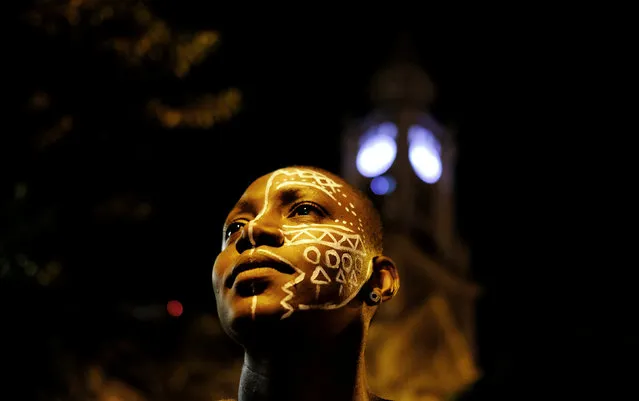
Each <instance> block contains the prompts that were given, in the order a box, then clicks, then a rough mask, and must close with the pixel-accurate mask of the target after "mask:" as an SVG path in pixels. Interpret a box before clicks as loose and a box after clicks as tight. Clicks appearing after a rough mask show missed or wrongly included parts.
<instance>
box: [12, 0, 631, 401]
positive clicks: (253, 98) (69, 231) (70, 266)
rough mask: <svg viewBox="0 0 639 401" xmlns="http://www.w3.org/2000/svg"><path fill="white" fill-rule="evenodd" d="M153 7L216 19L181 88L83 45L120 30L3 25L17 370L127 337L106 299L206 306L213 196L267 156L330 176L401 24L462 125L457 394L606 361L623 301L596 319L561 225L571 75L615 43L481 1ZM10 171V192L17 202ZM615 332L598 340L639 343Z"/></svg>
mask: <svg viewBox="0 0 639 401" xmlns="http://www.w3.org/2000/svg"><path fill="white" fill-rule="evenodd" d="M247 8H248V6H247ZM26 9H28V6H26V5H25V6H24V10H26ZM24 10H23V11H24ZM153 10H154V11H155V12H156V14H157V15H158V16H160V17H161V18H163V19H165V20H166V21H167V23H168V24H169V25H170V26H171V27H173V28H174V29H176V30H183V31H192V30H202V29H214V30H218V31H219V33H220V34H221V42H220V46H219V47H217V48H216V49H215V51H214V52H213V53H212V54H211V55H210V56H209V57H208V58H207V60H206V61H205V62H204V63H202V64H199V65H197V66H196V67H195V68H193V70H192V71H191V73H190V74H189V75H188V76H187V77H186V78H184V79H177V78H175V77H174V76H171V75H170V74H167V73H166V72H164V71H163V70H162V68H160V67H157V66H154V65H150V66H144V67H139V68H131V67H128V66H124V63H123V62H122V60H120V59H119V58H118V57H116V56H114V55H113V53H109V52H107V51H105V50H104V49H103V48H101V47H100V45H99V43H100V42H101V41H102V40H103V39H104V38H105V37H108V36H111V35H113V32H117V33H118V34H120V33H122V32H125V33H128V32H131V30H130V29H129V28H127V27H123V26H119V25H116V26H108V27H104V26H101V27H100V28H99V29H89V28H84V27H79V28H78V27H75V28H73V27H66V28H64V27H63V28H61V29H60V30H59V31H58V33H57V34H55V35H52V34H47V33H46V32H43V31H42V29H37V28H33V27H31V26H30V25H28V24H26V23H25V22H24V20H20V25H19V27H18V28H17V30H16V31H15V32H16V34H15V36H16V37H17V38H19V43H18V44H17V45H16V49H17V50H16V52H14V54H16V55H17V54H19V56H16V57H15V61H14V62H13V63H12V64H11V68H12V69H11V72H10V74H11V75H8V77H9V78H10V79H9V80H10V81H11V85H9V86H8V88H9V89H8V94H7V97H8V98H10V99H13V100H12V101H11V107H15V106H18V107H17V108H16V110H15V111H11V112H10V113H9V115H8V116H7V120H6V124H5V129H4V130H3V131H4V132H3V135H2V143H1V145H2V147H1V149H0V152H1V155H2V171H3V174H2V179H3V181H6V185H5V186H3V200H4V207H3V219H4V220H3V221H4V223H3V224H2V243H1V245H2V248H0V251H2V256H3V261H4V263H5V264H8V265H10V266H11V268H10V270H8V272H10V273H6V274H4V275H3V277H2V278H0V285H2V288H3V296H6V297H7V301H6V303H5V305H7V307H6V308H7V309H8V316H9V318H10V319H14V320H7V322H8V326H7V327H11V328H17V329H19V330H16V333H19V334H16V335H15V339H14V340H12V341H17V343H16V344H19V347H12V348H14V351H15V350H16V349H20V352H23V354H22V355H19V356H18V358H17V361H19V362H18V365H17V366H20V367H23V368H24V369H25V371H29V372H31V373H30V374H31V375H33V374H39V375H40V376H32V377H39V378H46V377H48V376H47V374H48V373H47V372H49V370H47V369H50V366H52V365H51V363H52V362H50V361H49V362H47V361H48V359H47V358H49V357H50V354H49V353H48V351H47V350H48V348H47V347H48V346H49V345H50V343H51V342H52V341H53V340H51V338H56V339H61V340H59V341H61V342H62V343H64V344H65V347H66V348H65V349H72V350H73V352H76V353H77V354H78V355H92V353H94V352H95V349H96V348H97V347H98V345H96V344H101V343H105V342H108V341H109V339H110V338H114V337H117V336H120V335H122V332H123V331H127V330H133V329H131V328H129V327H128V326H127V324H128V323H126V322H128V319H130V318H129V317H128V315H127V314H126V313H124V312H123V310H127V309H126V308H128V307H130V306H131V305H146V304H162V305H163V304H165V303H166V302H167V301H168V300H170V299H178V300H180V301H181V302H182V304H183V305H184V315H183V316H181V317H180V319H182V320H181V321H185V320H188V319H189V316H191V315H196V314H198V313H203V312H204V313H213V312H214V311H215V306H214V299H213V294H212V291H211V286H210V281H209V280H210V268H211V264H212V261H213V259H214V257H215V255H216V253H217V250H218V247H219V243H220V238H221V224H222V221H223V219H224V217H225V215H226V213H227V210H228V209H229V207H230V206H231V205H232V204H233V203H234V202H235V200H236V198H237V197H238V196H239V195H240V194H241V192H242V191H243V189H244V188H245V187H246V185H247V184H248V183H250V182H251V181H252V180H253V179H254V178H256V177H258V176H260V175H262V174H264V173H266V172H269V171H271V170H273V169H276V168H278V167H282V166H286V165H291V164H307V165H317V166H320V167H323V168H326V169H328V170H332V171H338V169H339V157H340V146H339V142H340V135H341V133H342V130H343V128H344V126H345V125H344V124H345V123H346V122H347V121H348V119H349V118H356V117H362V116H364V115H365V114H366V113H368V112H369V111H371V107H372V105H371V104H370V103H369V100H368V85H369V83H370V79H371V77H372V74H373V73H374V72H375V71H376V70H378V69H379V68H380V67H381V66H382V65H383V64H384V63H385V62H386V61H388V60H389V57H390V56H391V55H392V52H393V49H394V46H395V44H396V42H397V38H398V35H399V34H400V33H409V34H410V36H411V37H412V39H413V43H414V45H415V47H416V50H417V52H418V56H419V58H420V61H421V64H422V66H423V67H424V68H425V69H426V71H427V72H428V73H429V75H430V76H431V78H432V79H433V81H434V82H435V84H436V87H437V98H436V101H435V103H434V105H433V108H432V113H433V115H434V116H435V117H436V118H437V119H438V120H439V121H440V122H442V123H444V124H446V125H449V126H454V127H456V129H457V130H458V134H459V143H458V145H459V166H458V196H459V200H458V203H459V210H458V213H459V220H460V224H461V230H462V234H463V235H464V237H465V238H466V240H467V241H468V243H469V245H470V246H471V251H472V257H473V258H472V274H473V279H474V280H475V281H476V282H478V283H479V284H480V285H481V286H482V287H483V288H484V290H485V293H484V295H483V297H482V298H481V299H480V302H479V304H478V312H477V314H478V317H477V319H478V339H477V340H478V346H479V364H480V367H481V369H482V370H483V372H484V377H483V378H482V379H481V380H480V382H479V383H478V384H477V385H476V386H475V388H474V389H473V390H472V391H471V392H470V393H469V394H468V395H467V396H468V397H469V398H468V399H490V397H494V396H497V395H503V394H508V395H512V394H515V393H511V392H510V389H512V388H519V389H522V388H526V389H531V388H532V389H538V388H540V387H545V386H546V385H549V384H552V385H555V384H557V383H563V384H566V383H569V386H570V387H575V386H578V385H579V384H578V383H581V380H583V379H584V377H590V376H588V375H592V371H591V370H590V369H589V368H587V367H586V366H587V365H588V364H589V363H591V361H593V360H594V359H593V358H595V357H600V359H601V358H603V359H602V360H604V361H605V362H601V363H599V362H597V363H596V364H599V365H600V366H603V365H605V366H612V365H609V364H611V363H612V362H610V361H611V360H612V359H611V358H612V357H611V354H610V353H608V352H606V351H594V348H593V344H594V343H595V337H596V336H597V335H598V333H599V331H600V330H601V329H600V328H599V327H600V325H599V324H597V323H595V322H597V321H598V320H599V321H601V319H603V320H605V321H608V320H610V321H617V322H618V321H619V320H616V317H618V315H619V316H621V312H606V313H601V312H599V313H594V312H593V311H596V310H597V308H603V307H602V306H601V305H599V304H597V303H596V302H595V301H594V300H593V299H594V297H593V296H592V295H591V294H590V293H589V290H588V288H591V287H589V285H590V284H587V283H589V281H588V282H587V281H586V278H587V276H589V274H586V273H584V272H583V271H580V267H577V265H579V266H581V264H579V263H577V258H578V257H577V254H576V253H574V252H573V251H572V250H571V249H573V245H570V241H567V240H566V238H567V236H569V235H572V234H567V231H564V230H563V228H561V227H564V226H571V227H572V228H575V227H578V226H579V224H583V219H582V218H580V217H572V216H573V215H574V214H580V213H576V212H575V210H574V207H573V206H574V205H575V203H573V202H572V201H569V200H568V199H569V198H568V197H566V196H564V195H563V194H564V193H566V192H570V191H571V190H573V189H575V190H576V188H577V187H578V186H579V185H580V184H581V181H583V180H584V179H585V177H584V174H580V173H578V169H577V167H576V165H577V162H576V159H577V158H580V157H582V155H583V154H584V152H582V151H580V150H579V149H580V147H581V142H580V141H579V140H576V138H584V137H585V136H587V135H588V134H587V133H588V132H592V131H593V125H594V124H595V122H594V116H593V110H594V109H595V108H594V106H593V105H592V103H591V102H590V101H589V99H595V98H599V99H601V98H602V97H596V96H595V95H593V94H592V93H593V92H592V91H591V90H590V89H589V87H588V86H587V85H589V84H588V83H587V82H588V80H589V79H592V74H591V72H590V71H592V70H596V69H597V68H595V67H593V66H592V65H590V66H589V65H588V64H587V63H586V61H588V60H593V59H598V60H601V59H602V58H605V57H609V55H610V54H612V53H615V52H617V51H619V52H621V53H623V47H622V46H621V45H619V46H617V47H616V46H614V45H610V46H609V47H605V46H602V45H604V44H605V43H601V41H603V39H601V37H598V38H599V39H600V41H599V42H598V41H597V40H595V39H596V38H595V39H593V38H592V37H591V35H590V34H591V32H590V30H589V29H587V27H579V28H577V27H575V26H572V25H570V29H566V30H562V29H563V28H562V27H566V26H567V25H563V24H565V23H566V20H565V19H562V18H559V17H557V18H556V19H555V18H551V17H547V18H545V19H543V22H542V20H541V19H537V17H534V18H533V16H532V15H528V17H530V18H532V19H525V18H524V16H522V17H521V19H520V18H519V17H517V18H515V17H509V18H500V17H498V16H497V15H496V14H494V13H492V12H489V11H487V10H484V12H485V13H486V14H488V15H489V16H492V17H491V18H488V16H487V17H485V18H480V17H479V15H477V16H476V17H463V16H462V15H460V14H450V15H444V14H435V13H434V12H432V10H429V11H428V12H416V11H411V10H405V11H397V10H394V11H393V12H390V13H387V12H386V11H376V13H375V14H374V15H373V14H371V15H368V16H366V17H364V16H363V15H360V16H357V15H356V14H354V15H353V16H348V17H347V16H343V17H342V18H336V17H335V16H334V13H335V12H328V13H326V15H324V16H322V15H319V14H320V13H318V12H316V11H308V12H299V11H296V10H292V9H290V10H289V9H286V10H282V11H281V12H279V11H278V12H276V11H274V10H270V11H269V13H274V14H277V15H278V16H279V17H278V18H273V19H271V18H270V17H269V18H267V17H266V16H267V15H269V14H268V13H263V12H262V11H260V10H254V11H250V10H243V11H242V13H239V11H236V12H235V13H231V12H224V13H223V12H220V11H219V10H216V9H215V8H214V7H213V5H211V4H208V3H204V2H184V1H183V2H156V3H155V5H154V8H153ZM502 11H503V10H502ZM287 13H290V14H287ZM249 14H251V16H248V15H249ZM300 14H301V15H302V16H300ZM467 14H471V15H473V14H474V13H473V12H470V11H469V12H468V13H467ZM21 15H22V14H21ZM560 28H561V29H560ZM604 42H605V41H604ZM613 43H615V42H613ZM597 44H599V45H598V46H597ZM10 48H11V49H13V46H11V47H10ZM604 49H605V50H604ZM7 51H9V50H7ZM18 51H19V52H18ZM588 68H590V70H588ZM598 71H601V70H598ZM601 74H603V75H599V76H600V77H601V76H604V77H605V78H602V79H601V80H600V85H599V86H598V90H600V89H604V90H608V89H611V88H613V87H615V84H613V83H612V81H613V80H614V79H615V78H616V77H615V74H612V73H609V74H607V75H606V74H604V73H601ZM228 87H235V88H238V89H239V90H240V91H241V92H242V95H243V99H242V107H241V110H240V112H239V114H237V115H236V116H234V117H233V118H232V119H231V120H230V121H228V122H221V123H219V124H216V125H214V126H213V127H212V128H210V129H189V128H176V129H166V128H164V127H162V126H160V125H159V124H158V123H157V122H154V121H152V120H151V119H150V118H149V117H148V114H147V113H145V111H144V107H145V104H146V102H147V101H148V99H149V98H151V97H160V98H162V99H163V100H165V101H166V102H169V103H174V104H181V103H184V102H187V101H188V100H190V99H192V98H193V97H195V96H196V95H198V94H200V93H204V92H218V91H220V90H223V89H225V88H228ZM35 91H45V92H48V93H51V107H50V108H49V109H47V111H45V112H42V113H34V112H33V111H32V110H31V109H29V107H28V103H29V98H30V96H32V94H33V93H34V92H35ZM589 96H590V97H589ZM604 103H605V102H604ZM599 104H601V102H599ZM18 109H19V110H18ZM66 114H69V115H73V116H74V118H75V120H74V121H75V123H74V127H73V130H72V132H71V133H70V134H68V135H67V136H65V137H64V138H63V139H62V140H60V141H58V142H57V143H55V144H54V145H51V146H49V147H47V149H46V150H44V151H43V150H37V147H36V146H34V137H36V136H37V133H38V132H41V131H43V130H44V129H46V128H47V127H48V126H50V125H52V124H53V122H54V121H55V120H56V119H57V118H58V117H59V116H61V115H66ZM584 116H588V117H584ZM584 118H588V119H591V120H590V121H591V123H590V124H586V125H588V128H589V129H588V130H584V129H582V128H581V125H580V123H583V119H584ZM564 145H569V146H571V147H572V148H571V149H572V150H571V151H570V152H568V153H566V152H564V151H563V149H564ZM560 149H561V150H560ZM557 154H560V157H555V156H554V155H557ZM557 162H559V164H557ZM559 165H561V166H560V167H561V169H560V167H559ZM566 167H567V168H566ZM22 184H25V185H27V188H28V189H27V190H26V195H25V196H24V197H23V198H21V200H20V201H18V200H16V196H15V195H16V191H17V189H16V188H18V186H20V185H22ZM114 196H115V197H121V196H124V197H125V198H126V199H130V202H131V204H133V205H139V204H148V205H149V206H150V208H151V209H150V210H151V214H150V217H148V218H145V219H142V220H136V219H131V218H126V217H117V216H116V217H107V218H98V217H95V216H96V212H95V211H96V208H97V207H98V205H100V204H104V202H106V201H108V199H111V198H112V197H114ZM132 207H133V208H134V206H132ZM555 215H558V216H560V217H559V218H554V216H555ZM551 216H553V217H551ZM573 238H575V237H573ZM20 255H27V256H28V258H29V259H30V260H33V261H35V263H36V264H40V265H44V264H46V263H47V261H49V260H57V261H59V263H60V265H61V266H62V272H61V273H60V276H59V278H58V279H57V280H56V285H51V286H48V287H43V286H41V285H38V284H37V283H36V282H35V280H34V279H33V277H29V276H28V275H26V274H23V270H25V269H23V267H24V266H22V264H23V263H22V262H21V259H20V258H21V256H20ZM578 270H579V271H580V272H579V273H578V274H579V275H577V276H575V275H573V274H574V273H575V272H576V271H578ZM574 277H579V279H578V280H577V281H578V282H579V283H580V284H578V285H576V284H575V281H574V280H573V278H574ZM617 296H618V294H617ZM564 299H567V300H568V302H567V303H566V302H564ZM577 300H579V301H577ZM560 305H561V306H560ZM615 313H617V314H618V315H617V314H615ZM593 314H594V316H593ZM620 319H621V318H620ZM118 322H120V323H118ZM555 322H556V323H555ZM184 326H185V325H184V324H170V325H169V326H167V327H168V328H167V329H166V330H165V331H164V332H163V333H164V334H163V335H158V338H159V337H161V338H162V339H161V340H160V339H158V340H157V341H163V343H169V344H170V343H171V341H173V340H171V339H174V338H179V337H180V335H181V333H182V331H181V330H182V327H184ZM628 330H629V329H628ZM628 330H626V331H623V333H625V334H623V335H622V336H621V337H620V338H621V340H620V341H621V343H620V342H619V341H617V342H616V344H615V346H620V345H623V344H626V343H627V344H634V343H636V337H634V336H633V335H631V334H628V333H629V331H628ZM165 337H166V338H165ZM167 338H168V340H167ZM56 341H57V340H56ZM175 341H177V340H175ZM555 348H558V349H560V351H557V352H556V353H555V352H554V351H550V350H551V349H553V350H554V349H555ZM584 350H590V351H589V352H588V353H585V352H584ZM538 351H544V352H543V353H539V352H538ZM542 355H544V357H542ZM545 355H549V357H548V358H546V357H545ZM533 356H534V357H533ZM34 358H36V359H34ZM87 359H90V357H88V356H87ZM31 361H37V362H31ZM592 363H594V362H592ZM533 365H535V366H537V365H539V366H540V367H539V368H537V367H535V366H533ZM529 371H532V372H533V373H529ZM16 372H22V370H21V369H17V370H16ZM34 372H35V373H34ZM573 377H575V378H574V379H573ZM43 380H44V379H43ZM44 381H45V382H46V380H44ZM515 398H518V397H515Z"/></svg>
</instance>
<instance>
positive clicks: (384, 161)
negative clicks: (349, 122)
mask: <svg viewBox="0 0 639 401" xmlns="http://www.w3.org/2000/svg"><path fill="white" fill-rule="evenodd" d="M396 138H397V126H396V125H395V124H393V123H391V122H384V123H381V124H379V125H376V126H374V127H372V128H370V129H369V130H368V131H367V132H366V133H365V134H364V135H363V136H362V139H361V140H360V144H359V152H358V153H357V159H356V164H357V170H358V171H359V172H360V174H361V175H363V176H364V177H377V176H379V175H382V174H384V173H385V172H386V171H388V169H389V168H390V167H391V166H392V165H393V162H394V161H395V157H396V156H397V143H396Z"/></svg>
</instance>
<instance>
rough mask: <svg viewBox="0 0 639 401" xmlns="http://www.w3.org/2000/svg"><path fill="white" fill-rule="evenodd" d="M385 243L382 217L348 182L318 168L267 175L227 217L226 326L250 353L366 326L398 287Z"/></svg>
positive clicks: (222, 311)
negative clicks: (265, 340)
mask: <svg viewBox="0 0 639 401" xmlns="http://www.w3.org/2000/svg"><path fill="white" fill-rule="evenodd" d="M382 240H383V238H382V226H381V221H380V218H379V214H378V212H377V211H376V210H375V208H374V206H373V205H372V203H371V202H370V200H369V199H368V198H367V197H366V196H365V195H364V194H363V193H361V192H360V191H358V190H357V189H355V188H353V187H352V186H351V185H349V184H348V183H346V182H345V181H344V180H343V179H341V178H340V177H338V176H336V175H334V174H331V173H330V172H327V171H324V170H322V169H319V168H315V167H289V168H284V169H280V170H276V171H274V172H272V173H270V174H267V175H265V176H263V177H260V178H259V179H257V180H256V181H254V182H253V183H252V184H251V185H250V186H249V187H248V188H247V189H246V191H245V192H244V194H243V195H242V196H241V198H240V199H239V201H238V202H237V204H236V205H235V207H234V208H233V209H232V210H231V212H230V213H229V215H228V217H227V219H226V221H225V223H224V229H223V244H222V250H221V252H220V253H219V255H218V256H217V258H216V260H215V264H214V266H213V287H214V290H215V296H216V300H217V309H218V314H219V317H220V321H221V324H222V326H223V327H224V329H225V331H226V332H227V333H228V334H229V335H230V336H231V337H233V338H234V339H236V340H237V341H238V342H239V343H240V344H242V345H244V346H247V343H251V342H253V341H258V340H257V339H256V337H259V336H262V335H267V336H268V335H269V334H273V335H277V334H282V333H287V334H288V335H290V336H297V335H303V336H305V338H309V337H318V336H319V337H325V336H328V337H330V336H334V335H336V334H338V333H339V332H341V331H342V330H343V329H344V328H345V327H346V326H348V325H350V324H352V323H363V324H364V325H368V323H369V322H370V320H371V318H372V316H373V314H374V312H375V310H376V308H377V306H378V305H379V303H381V302H383V301H386V300H388V299H390V298H391V297H392V296H393V295H394V294H395V293H396V292H397V290H398V288H399V277H398V276H397V270H396V268H395V265H394V263H393V261H392V260H390V259H389V258H387V257H385V256H383V254H382ZM371 294H372V295H371ZM255 334H259V336H256V335H255ZM286 337H288V336H286Z"/></svg>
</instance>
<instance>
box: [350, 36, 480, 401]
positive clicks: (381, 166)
mask: <svg viewBox="0 0 639 401" xmlns="http://www.w3.org/2000/svg"><path fill="white" fill-rule="evenodd" d="M435 94H436V92H435V86H434V84H433V82H432V81H431V79H430V77H429V76H428V74H427V73H426V72H425V71H424V70H423V69H422V68H421V67H420V65H419V62H418V57H417V54H416V51H415V49H414V48H412V46H411V43H410V41H409V40H408V38H407V37H402V38H401V40H400V42H399V46H398V47H397V51H396V54H395V55H394V57H392V58H391V60H390V62H389V63H388V64H387V65H385V66H383V67H382V68H381V69H380V70H379V71H378V72H377V73H376V74H375V75H374V76H373V79H372V82H371V88H370V95H371V102H372V105H373V109H372V111H371V112H370V113H369V114H368V115H367V116H365V117H364V118H362V119H360V120H357V121H352V122H350V123H349V125H348V126H347V127H346V129H345V132H344V135H343V138H342V141H343V142H342V147H343V149H342V167H341V168H342V171H341V174H342V176H343V177H344V178H345V179H346V180H347V181H348V182H350V183H351V184H353V185H354V186H355V187H357V188H359V189H360V190H362V191H364V192H365V193H367V194H368V195H369V197H370V198H371V199H372V200H373V202H374V203H375V204H376V206H377V207H378V209H379V210H380V212H381V215H382V221H383V223H384V233H385V241H384V253H385V254H386V255H387V256H389V257H391V258H392V259H393V260H395V262H396V263H397V267H398V269H399V273H400V280H401V287H400V291H399V293H398V294H397V296H396V297H395V299H393V300H391V301H390V302H389V303H388V304H385V305H383V306H382V307H381V308H380V309H379V311H378V316H376V319H375V323H374V324H373V325H372V326H371V333H370V340H371V341H370V343H369V346H368V348H369V349H371V352H369V353H368V354H370V355H371V356H370V357H368V358H369V361H368V363H369V367H370V368H371V369H370V370H371V372H372V373H371V376H372V377H371V383H376V386H377V388H376V390H377V391H379V392H380V395H382V396H385V397H390V398H393V399H402V400H409V401H410V400H411V399H415V400H417V399H420V400H421V399H425V398H423V397H426V396H427V397H431V398H432V399H442V398H443V397H448V396H450V395H452V394H455V393H458V392H459V391H461V390H462V389H463V388H464V387H465V386H467V385H469V384H471V383H472V382H474V381H475V380H476V378H477V375H478V372H477V371H476V367H475V364H474V355H475V350H474V303H475V298H476V295H477V293H478V288H477V286H476V285H474V284H473V283H472V282H470V280H469V273H470V272H469V253H468V248H467V247H466V245H465V244H464V241H463V240H462V238H461V237H460V235H459V233H458V230H457V223H456V213H455V164H456V144H455V132H454V131H453V130H451V129H448V128H446V127H445V126H444V125H442V124H441V123H440V122H438V121H437V120H436V119H435V118H434V117H433V115H431V113H430V111H429V106H430V105H431V104H432V102H433V101H434V100H435ZM408 359H410V361H409V360H408ZM390 366H392V367H393V368H392V369H389V367H390ZM404 370H405V371H404ZM407 383H414V385H407Z"/></svg>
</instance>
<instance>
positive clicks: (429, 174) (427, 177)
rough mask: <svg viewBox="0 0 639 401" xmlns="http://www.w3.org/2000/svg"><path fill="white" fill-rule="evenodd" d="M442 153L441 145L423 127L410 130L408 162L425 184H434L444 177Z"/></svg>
mask: <svg viewBox="0 0 639 401" xmlns="http://www.w3.org/2000/svg"><path fill="white" fill-rule="evenodd" d="M440 152H441V144H440V143H439V141H438V140H437V138H436V137H435V135H434V134H433V133H432V132H431V131H429V130H427V129H426V128H424V127H422V126H421V125H413V126H411V127H410V128H409V129H408V160H409V161H410V164H411V166H412V167H413V170H414V171H415V174H417V176H418V177H419V178H420V179H421V180H422V181H424V182H425V183H428V184H434V183H436V182H437V181H439V178H440V177H441V175H442V161H441V157H440Z"/></svg>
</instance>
